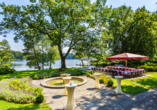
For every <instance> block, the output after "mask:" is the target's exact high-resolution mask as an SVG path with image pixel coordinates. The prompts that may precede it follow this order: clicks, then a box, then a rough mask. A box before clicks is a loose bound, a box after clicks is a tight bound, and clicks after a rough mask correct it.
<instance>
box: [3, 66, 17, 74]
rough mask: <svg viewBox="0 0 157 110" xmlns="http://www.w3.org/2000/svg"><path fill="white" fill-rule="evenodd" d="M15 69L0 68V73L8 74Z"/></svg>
mask: <svg viewBox="0 0 157 110" xmlns="http://www.w3.org/2000/svg"><path fill="white" fill-rule="evenodd" d="M15 71H16V70H15V69H11V68H9V67H3V68H0V74H9V73H14V72H15Z"/></svg>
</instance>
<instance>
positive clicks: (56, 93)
mask: <svg viewBox="0 0 157 110" xmlns="http://www.w3.org/2000/svg"><path fill="white" fill-rule="evenodd" d="M87 79H88V81H87V83H86V84H84V85H82V86H78V87H77V88H76V89H75V94H74V97H75V102H76V105H77V106H76V108H75V110H157V88H155V89H151V90H149V91H146V92H143V93H140V94H138V95H135V96H132V95H130V94H127V93H124V94H122V95H116V94H115V90H114V89H112V88H108V87H106V86H104V85H102V86H101V88H100V89H94V88H93V87H94V84H95V80H93V79H91V78H87ZM40 82H41V80H33V84H35V85H38V86H40ZM42 88H43V93H44V96H45V99H46V103H47V104H48V105H49V106H50V107H51V109H52V110H63V109H64V108H65V106H66V103H67V96H62V94H63V92H64V89H51V88H44V87H42Z"/></svg>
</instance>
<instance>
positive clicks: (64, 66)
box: [61, 57, 66, 68]
mask: <svg viewBox="0 0 157 110" xmlns="http://www.w3.org/2000/svg"><path fill="white" fill-rule="evenodd" d="M65 59H66V58H65V57H61V68H66V64H65Z"/></svg>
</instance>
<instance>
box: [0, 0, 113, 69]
mask: <svg viewBox="0 0 157 110" xmlns="http://www.w3.org/2000/svg"><path fill="white" fill-rule="evenodd" d="M30 1H31V2H32V4H31V5H27V6H18V5H8V6H6V5H5V3H1V4H0V7H1V8H2V9H3V12H1V13H0V14H2V15H4V19H3V21H2V22H1V23H0V31H1V32H2V31H3V32H2V34H6V33H7V31H6V29H9V31H10V30H13V31H14V34H15V41H18V40H19V39H22V40H24V39H25V38H26V37H28V36H32V35H31V34H30V33H29V32H30V31H33V32H34V33H39V34H42V35H47V36H48V38H49V40H50V41H51V42H52V43H53V44H54V45H56V46H57V47H58V51H59V54H60V58H61V67H62V68H66V64H65V59H66V57H67V55H68V54H69V53H70V51H71V50H75V47H76V46H77V45H78V44H79V43H80V42H81V41H84V42H85V41H86V39H87V34H88V30H89V29H90V28H93V27H95V26H96V25H98V26H101V25H103V26H105V25H106V22H107V18H108V17H109V13H110V8H108V7H106V6H105V3H106V0H96V2H95V3H91V1H90V0H39V2H38V3H36V0H30ZM94 31H97V32H96V33H95V34H100V32H99V30H94ZM32 37H33V36H32ZM34 37H38V36H34ZM64 47H69V48H68V51H67V53H65V55H64V54H63V48H64ZM91 48H92V47H91Z"/></svg>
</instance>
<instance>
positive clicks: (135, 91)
mask: <svg viewBox="0 0 157 110" xmlns="http://www.w3.org/2000/svg"><path fill="white" fill-rule="evenodd" d="M147 90H148V89H145V88H143V87H141V86H130V85H123V86H122V91H123V92H125V93H129V94H132V95H136V94H138V93H141V92H144V91H147Z"/></svg>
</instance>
